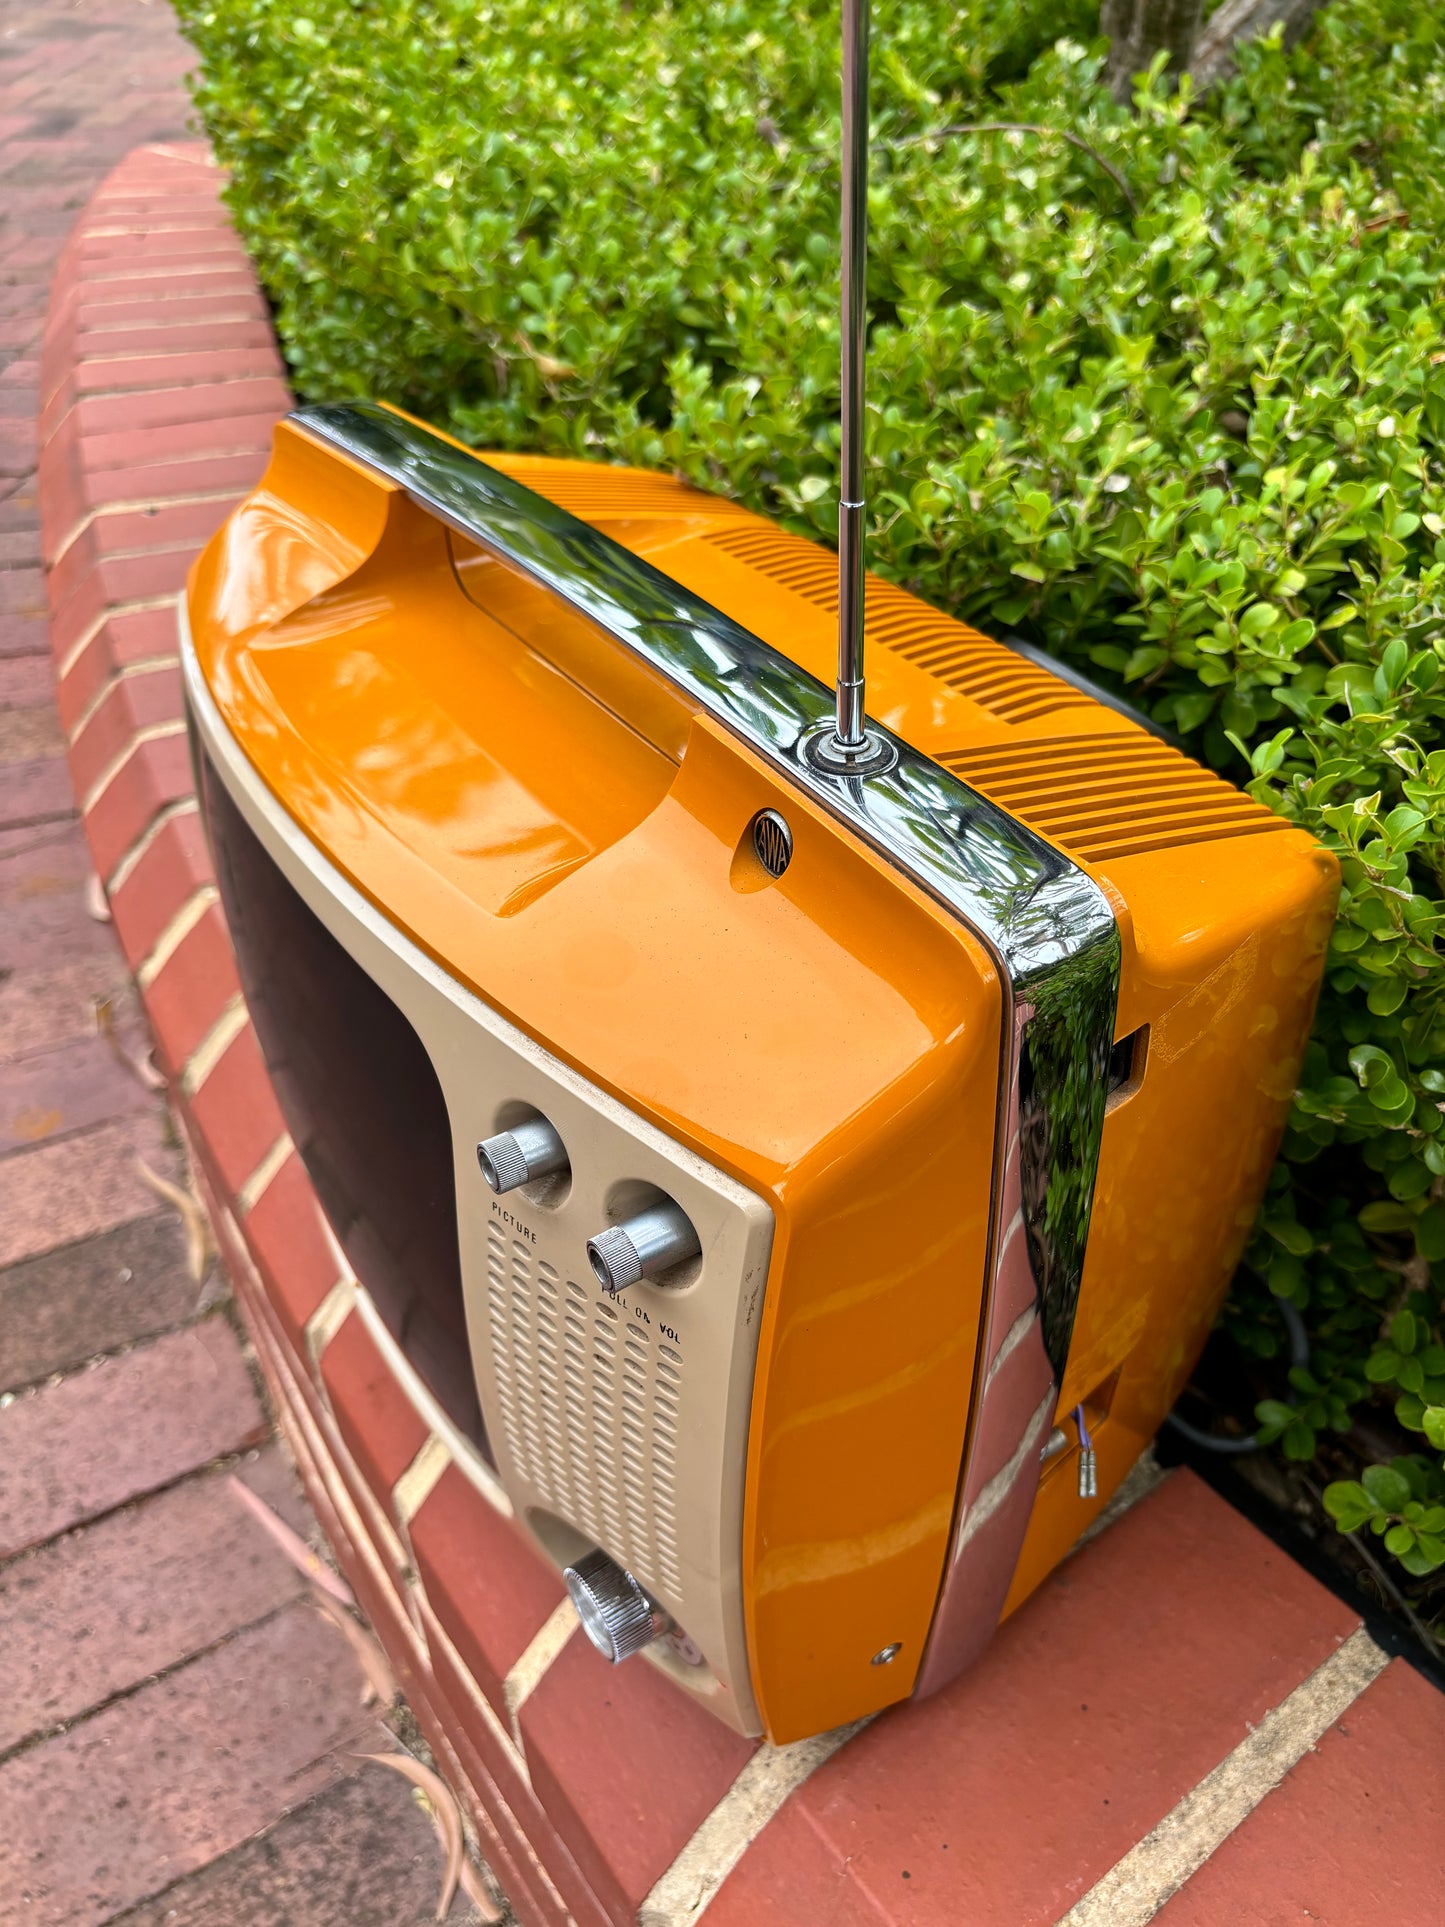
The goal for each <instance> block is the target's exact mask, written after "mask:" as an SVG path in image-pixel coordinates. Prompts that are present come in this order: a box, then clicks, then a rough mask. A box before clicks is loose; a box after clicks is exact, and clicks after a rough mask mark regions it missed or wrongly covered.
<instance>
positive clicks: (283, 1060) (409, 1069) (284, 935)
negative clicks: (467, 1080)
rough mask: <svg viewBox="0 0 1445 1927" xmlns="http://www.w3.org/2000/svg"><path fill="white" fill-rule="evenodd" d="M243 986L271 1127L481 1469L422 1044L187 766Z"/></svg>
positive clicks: (436, 1105) (431, 1077) (447, 1155)
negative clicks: (275, 1121)
mask: <svg viewBox="0 0 1445 1927" xmlns="http://www.w3.org/2000/svg"><path fill="white" fill-rule="evenodd" d="M197 763H198V769H199V775H200V790H201V797H202V802H203V806H204V809H205V812H206V817H207V821H208V824H209V827H210V833H211V845H212V851H213V854H214V857H215V862H216V880H217V883H218V885H219V887H220V893H221V901H222V903H223V905H224V906H225V911H226V920H227V922H228V923H229V924H230V926H231V936H232V939H233V941H234V943H235V946H236V957H237V961H238V964H239V967H240V974H241V985H242V988H243V989H244V991H245V993H246V1002H247V1004H248V1006H249V1007H250V1012H251V1019H252V1022H253V1023H254V1024H255V1026H256V1034H257V1036H258V1037H259V1039H260V1042H261V1049H262V1051H263V1053H264V1054H265V1058H266V1063H267V1067H268V1069H269V1070H270V1072H271V1078H272V1081H273V1083H274V1084H275V1087H276V1096H277V1098H278V1099H279V1101H280V1105H281V1110H282V1114H283V1115H284V1117H285V1119H286V1125H287V1128H288V1129H289V1131H290V1133H291V1136H292V1137H293V1139H294V1140H295V1143H296V1148H297V1150H298V1151H299V1152H300V1154H301V1157H302V1159H303V1160H304V1162H305V1165H306V1169H307V1170H308V1171H309V1172H310V1174H311V1181H312V1183H313V1184H314V1185H315V1186H316V1191H317V1195H318V1197H319V1198H320V1200H321V1204H322V1208H323V1209H324V1210H325V1212H326V1215H327V1217H328V1218H329V1219H330V1220H331V1224H332V1227H333V1229H334V1230H335V1232H336V1235H337V1238H338V1239H339V1240H340V1243H341V1246H342V1249H343V1250H344V1251H345V1253H346V1256H347V1258H348V1260H349V1261H350V1263H351V1265H352V1267H353V1269H354V1270H355V1272H356V1275H357V1277H358V1278H359V1279H360V1280H361V1282H362V1284H364V1285H365V1286H366V1289H367V1291H368V1292H369V1293H370V1294H371V1297H372V1299H373V1300H374V1302H375V1304H376V1308H377V1310H378V1311H379V1312H380V1314H381V1316H382V1318H383V1319H384V1320H385V1321H386V1324H387V1325H388V1327H389V1328H390V1330H391V1331H392V1332H393V1333H394V1335H395V1336H396V1338H397V1340H398V1342H399V1343H400V1345H401V1347H402V1350H403V1351H404V1352H405V1353H406V1356H407V1357H408V1358H409V1359H410V1361H411V1363H412V1365H413V1366H414V1367H415V1368H416V1370H417V1372H418V1374H419V1375H420V1376H421V1378H422V1380H423V1381H424V1383H425V1384H426V1385H427V1387H428V1389H429V1390H430V1391H431V1393H432V1395H433V1396H434V1397H435V1398H436V1400H437V1402H438V1404H440V1405H441V1407H442V1409H443V1410H444V1411H445V1412H446V1413H447V1415H448V1417H449V1418H450V1419H451V1420H452V1422H453V1423H454V1424H455V1425H457V1426H458V1427H459V1428H460V1430H461V1431H462V1432H463V1433H465V1435H466V1436H467V1437H468V1438H469V1439H471V1440H472V1441H473V1442H474V1443H475V1444H476V1445H477V1446H478V1447H479V1448H480V1449H481V1450H482V1451H483V1452H484V1453H487V1456H488V1457H489V1458H490V1456H491V1455H490V1453H489V1452H488V1451H487V1440H486V1431H485V1428H484V1426H483V1424H482V1415H481V1409H480V1407H479V1406H478V1404H477V1391H476V1383H475V1380H474V1378H473V1376H472V1365H471V1352H470V1348H469V1346H468V1343H467V1330H466V1316H465V1312H464V1309H463V1299H462V1275H461V1259H460V1254H459V1252H458V1247H457V1208H456V1185H455V1182H454V1179H453V1175H452V1138H451V1127H450V1124H449V1122H448V1119H447V1109H446V1101H445V1099H444V1098H443V1096H442V1089H441V1085H440V1084H439V1083H438V1081H437V1074H436V1072H435V1070H433V1068H432V1063H431V1059H430V1058H429V1057H428V1056H427V1053H426V1050H425V1049H424V1047H423V1045H422V1042H421V1039H420V1038H419V1037H418V1036H417V1034H416V1032H415V1031H414V1030H413V1029H412V1027H411V1024H410V1023H409V1022H408V1021H407V1019H406V1018H405V1017H404V1016H403V1015H402V1013H401V1011H399V1010H398V1009H397V1007H396V1005H395V1004H394V1003H393V1002H392V1001H391V999H390V998H389V997H388V996H387V995H386V993H385V992H384V991H383V990H382V989H381V988H380V986H379V985H378V984H377V983H376V982H375V981H374V980H373V979H372V978H371V977H369V976H368V975H367V973H366V972H365V971H364V970H363V969H362V968H361V966H360V964H358V963H357V961H356V959H355V958H354V957H353V956H352V955H351V954H350V952H349V951H348V950H346V949H345V948H344V947H343V946H342V945H341V944H340V943H338V942H337V940H336V938H335V937H334V936H332V934H331V932H330V931H329V930H328V929H327V928H326V926H325V925H324V924H323V923H322V922H321V920H320V919H319V918H318V917H317V916H316V915H315V914H314V912H313V911H312V910H311V909H310V908H309V907H308V906H307V904H306V903H305V902H304V901H303V900H302V898H301V897H300V896H299V895H298V894H297V892H296V891H295V889H293V887H292V886H291V884H290V883H289V882H288V881H287V879H286V878H285V876H283V874H282V873H281V871H280V870H279V869H278V868H277V866H276V864H275V863H274V862H273V860H272V859H271V857H270V856H269V855H268V854H267V852H266V850H265V849H264V847H263V846H262V844H261V843H260V841H259V840H258V838H257V837H256V835H255V833H254V831H253V830H252V829H251V827H250V825H249V824H248V823H247V822H246V820H245V818H244V817H243V816H242V815H241V813H240V811H239V810H238V809H237V807H236V805H235V803H234V802H233V801H232V799H231V797H230V795H229V794H228V792H227V790H226V787H225V785H224V784H223V783H222V782H221V780H220V778H219V776H218V775H217V774H216V771H215V768H214V766H213V765H212V763H211V761H210V759H209V758H208V757H207V756H206V755H205V753H204V751H202V752H200V754H199V755H198V757H197Z"/></svg>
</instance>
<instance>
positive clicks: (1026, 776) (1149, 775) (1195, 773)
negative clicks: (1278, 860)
mask: <svg viewBox="0 0 1445 1927" xmlns="http://www.w3.org/2000/svg"><path fill="white" fill-rule="evenodd" d="M938 761H939V762H940V763H942V764H943V765H944V767H945V768H946V769H950V770H952V771H953V773H954V775H955V776H959V777H962V779H963V781H964V782H965V783H967V784H969V786H970V787H971V788H973V789H977V790H981V791H982V792H983V793H984V795H986V796H989V797H991V798H992V799H993V800H994V802H996V803H999V804H1001V805H1002V806H1003V808H1004V809H1006V810H1007V811H1008V812H1009V813H1010V815H1012V816H1016V817H1018V818H1019V820H1020V821H1021V822H1024V823H1027V824H1028V825H1029V826H1030V828H1031V829H1035V830H1037V831H1038V833H1039V834H1040V836H1044V837H1047V838H1048V840H1049V841H1050V842H1051V843H1056V844H1058V846H1059V847H1060V849H1062V850H1063V851H1064V852H1065V853H1066V854H1067V855H1069V856H1074V857H1080V858H1082V859H1083V860H1084V861H1085V862H1087V863H1104V862H1107V861H1109V860H1110V859H1111V858H1118V857H1123V856H1141V855H1143V854H1144V853H1145V852H1146V851H1150V850H1168V849H1172V848H1175V847H1176V846H1178V845H1179V844H1183V843H1214V842H1218V841H1219V840H1220V839H1221V838H1223V837H1232V836H1258V835H1259V834H1260V833H1261V832H1262V831H1266V830H1284V829H1288V828H1289V825H1288V823H1287V822H1286V821H1285V819H1284V818H1283V817H1279V816H1276V815H1275V814H1274V813H1273V811H1271V810H1267V809H1265V807H1264V806H1263V804H1260V803H1256V802H1255V801H1254V799H1253V797H1250V796H1246V795H1245V794H1244V793H1243V791H1241V790H1237V789H1235V787H1234V785H1233V784H1232V783H1226V782H1225V781H1224V780H1223V778H1222V777H1219V776H1215V775H1214V774H1213V773H1212V772H1211V771H1209V770H1207V769H1205V768H1203V767H1202V766H1201V765H1200V764H1198V763H1196V762H1193V761H1191V759H1190V758H1189V757H1187V756H1182V755H1181V754H1180V753H1179V751H1178V750H1176V749H1170V748H1169V746H1168V745H1167V744H1166V743H1161V742H1158V741H1156V740H1155V738H1154V737H1152V736H1146V735H1145V734H1144V733H1143V731H1142V730H1141V731H1139V732H1138V733H1137V734H1136V733H1135V732H1134V731H1132V730H1130V731H1129V732H1127V733H1125V732H1123V731H1120V732H1118V733H1117V734H1115V733H1110V734H1108V735H1097V736H1056V737H1052V738H1048V739H1046V740H1043V741H1038V742H1032V743H1022V744H1019V745H1018V746H1017V747H1015V746H1013V745H1001V746H990V747H988V748H986V749H971V750H945V751H944V752H943V753H942V754H941V755H940V756H939V758H938Z"/></svg>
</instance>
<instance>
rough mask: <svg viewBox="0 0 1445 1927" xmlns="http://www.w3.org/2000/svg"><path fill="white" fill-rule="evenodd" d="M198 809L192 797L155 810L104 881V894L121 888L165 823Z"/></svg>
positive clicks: (194, 812)
mask: <svg viewBox="0 0 1445 1927" xmlns="http://www.w3.org/2000/svg"><path fill="white" fill-rule="evenodd" d="M200 807H201V806H200V804H199V803H198V802H197V801H196V799H195V797H194V796H181V797H178V798H177V799H176V801H175V802H174V803H167V804H166V805H165V806H164V807H163V808H162V809H159V810H157V811H156V813H155V815H154V816H153V817H152V818H151V820H150V822H149V823H147V824H146V826H145V828H144V829H143V830H142V831H141V833H140V835H139V836H138V837H137V838H136V840H135V842H134V843H132V844H131V846H130V848H129V849H128V850H127V851H126V853H125V855H124V856H123V857H121V859H120V861H119V862H118V863H117V864H116V866H115V868H114V869H113V870H112V871H111V873H110V875H109V877H108V878H107V879H106V884H105V894H106V895H107V896H108V897H113V896H114V895H115V893H116V891H117V890H119V889H120V888H121V887H122V885H123V884H124V883H125V881H126V879H127V878H128V877H129V876H130V874H131V872H132V871H133V870H134V869H135V866H136V865H137V864H138V863H139V862H140V860H141V858H142V857H143V856H144V855H145V853H146V851H147V850H148V849H149V848H150V846H151V845H152V843H154V842H155V840H156V838H157V837H158V836H159V835H160V833H161V831H162V830H163V829H164V828H165V827H166V825H167V823H170V822H172V821H173V820H174V819H175V818H176V817H178V816H195V815H196V814H197V813H198V812H199V810H200Z"/></svg>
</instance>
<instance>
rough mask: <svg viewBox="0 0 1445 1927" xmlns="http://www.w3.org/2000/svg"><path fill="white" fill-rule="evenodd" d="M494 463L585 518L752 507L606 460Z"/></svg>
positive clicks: (742, 512)
mask: <svg viewBox="0 0 1445 1927" xmlns="http://www.w3.org/2000/svg"><path fill="white" fill-rule="evenodd" d="M493 459H494V460H495V461H496V466H497V467H498V468H500V469H503V470H504V471H505V472H507V473H509V474H514V475H515V476H516V479H517V480H518V481H519V482H521V483H523V484H524V486H526V487H527V488H530V489H533V490H535V491H536V493H537V494H538V495H542V496H545V497H546V499H547V500H548V501H549V502H555V503H556V505H557V507H558V508H559V509H566V510H567V512H568V514H569V515H575V516H577V517H578V519H579V520H580V521H583V522H605V521H611V520H614V519H616V518H618V517H621V516H629V515H638V516H645V515H706V516H729V517H738V518H741V517H743V516H747V518H748V520H749V521H751V520H752V517H751V515H749V513H748V511H747V510H746V509H744V508H742V507H740V506H739V504H738V503H736V502H729V501H727V500H725V499H724V497H722V496H721V495H708V494H707V493H705V491H704V490H702V489H700V488H693V487H692V486H691V485H690V484H689V483H687V482H679V481H676V480H675V479H674V478H673V477H672V476H671V475H650V474H648V473H647V471H646V470H644V469H635V468H609V467H608V465H607V464H606V463H605V462H577V463H575V464H570V465H567V466H564V465H562V464H561V463H549V464H548V465H547V467H546V468H542V467H540V466H539V467H538V468H536V469H535V470H533V469H531V468H528V467H524V466H522V465H521V464H518V465H516V466H515V467H514V466H513V465H512V464H510V463H508V462H507V461H506V460H505V459H498V458H495V457H494V458H493Z"/></svg>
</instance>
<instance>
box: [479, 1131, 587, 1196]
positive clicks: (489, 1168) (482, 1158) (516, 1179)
mask: <svg viewBox="0 0 1445 1927" xmlns="http://www.w3.org/2000/svg"><path fill="white" fill-rule="evenodd" d="M477 1163H478V1164H479V1165H480V1166H481V1167H482V1176H483V1177H484V1178H485V1179H486V1181H487V1183H488V1184H489V1185H490V1186H491V1187H492V1189H493V1190H494V1191H495V1192H496V1193H497V1195H498V1197H500V1196H501V1195H502V1193H503V1192H504V1191H515V1190H516V1188H517V1186H518V1185H519V1184H531V1183H532V1182H533V1181H534V1180H535V1179H537V1178H550V1177H555V1176H556V1175H557V1173H558V1172H560V1171H566V1170H569V1169H570V1168H571V1166H570V1162H569V1160H568V1157H567V1147H566V1145H565V1144H564V1143H563V1142H562V1140H561V1138H560V1137H558V1135H557V1133H556V1132H555V1131H554V1130H553V1129H552V1126H551V1125H550V1124H549V1123H548V1122H547V1120H546V1118H545V1117H532V1118H528V1120H527V1122H526V1123H525V1124H519V1125H517V1127H516V1128H515V1130H511V1131H498V1133H497V1135H496V1136H495V1137H489V1138H483V1140H482V1142H481V1143H480V1144H479V1145H478V1146H477Z"/></svg>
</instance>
